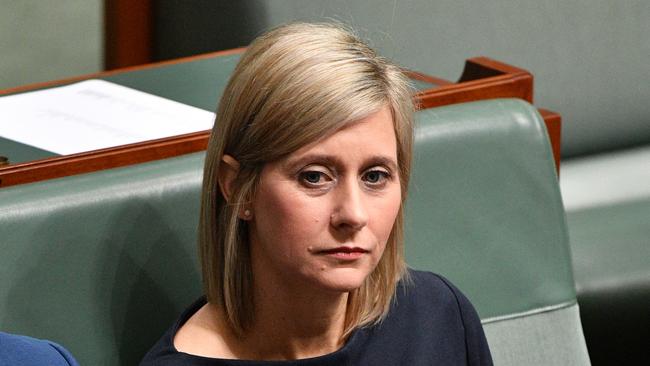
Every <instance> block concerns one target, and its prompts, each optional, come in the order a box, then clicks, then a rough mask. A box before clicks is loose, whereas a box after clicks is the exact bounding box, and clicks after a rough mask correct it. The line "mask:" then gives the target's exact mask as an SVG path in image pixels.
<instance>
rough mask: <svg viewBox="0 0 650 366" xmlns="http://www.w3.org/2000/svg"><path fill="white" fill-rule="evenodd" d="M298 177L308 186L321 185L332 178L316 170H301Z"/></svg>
mask: <svg viewBox="0 0 650 366" xmlns="http://www.w3.org/2000/svg"><path fill="white" fill-rule="evenodd" d="M299 178H300V181H301V182H303V183H305V184H307V185H310V186H317V185H322V184H325V183H326V182H328V181H331V180H332V179H331V178H330V177H329V176H328V175H327V174H325V173H323V172H319V171H316V170H309V171H305V172H302V173H300V176H299Z"/></svg>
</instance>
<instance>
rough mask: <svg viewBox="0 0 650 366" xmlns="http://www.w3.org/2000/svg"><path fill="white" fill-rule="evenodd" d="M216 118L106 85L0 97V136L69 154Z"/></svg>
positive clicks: (196, 127) (198, 127)
mask: <svg viewBox="0 0 650 366" xmlns="http://www.w3.org/2000/svg"><path fill="white" fill-rule="evenodd" d="M213 122H214V113H212V112H208V111H205V110H203V109H200V108H196V107H192V106H189V105H186V104H182V103H178V102H175V101H173V100H169V99H165V98H162V97H159V96H155V95H151V94H148V93H144V92H141V91H138V90H135V89H131V88H127V87H124V86H121V85H117V84H114V83H110V82H108V81H103V80H86V81H82V82H79V83H75V84H71V85H67V86H62V87H56V88H52V89H46V90H39V91H34V92H28V93H22V94H17V95H10V96H6V97H1V98H0V136H2V137H4V138H7V139H10V140H14V141H17V142H20V143H23V144H27V145H31V146H34V147H37V148H40V149H43V150H47V151H51V152H53V153H57V154H61V155H67V154H74V153H78V152H84V151H90V150H96V149H102V148H107V147H114V146H119V145H124V144H130V143H135V142H141V141H147V140H152V139H158V138H163V137H170V136H175V135H181V134H185V133H191V132H197V131H203V130H208V129H210V128H212V124H213Z"/></svg>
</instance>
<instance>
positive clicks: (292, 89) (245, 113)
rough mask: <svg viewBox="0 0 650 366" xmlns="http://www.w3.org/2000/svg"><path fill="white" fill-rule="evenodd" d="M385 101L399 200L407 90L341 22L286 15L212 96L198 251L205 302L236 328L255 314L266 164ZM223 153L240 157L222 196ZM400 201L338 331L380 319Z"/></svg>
mask: <svg viewBox="0 0 650 366" xmlns="http://www.w3.org/2000/svg"><path fill="white" fill-rule="evenodd" d="M385 105H388V106H390V109H391V112H392V116H393V124H394V128H395V135H396V138H397V150H398V151H397V158H398V165H399V174H400V183H401V187H402V205H401V206H403V203H404V200H405V198H406V191H407V186H408V181H409V175H410V166H411V148H412V141H413V126H412V125H413V109H414V107H413V102H412V99H411V89H410V87H409V84H408V81H407V79H406V78H405V76H404V74H403V73H402V71H401V69H400V68H398V67H397V66H395V65H393V64H391V63H389V62H388V61H386V60H385V59H383V58H381V57H379V56H377V55H376V54H375V52H374V51H373V50H372V49H371V48H369V47H368V46H367V45H366V44H365V43H363V42H362V41H360V40H359V39H358V38H357V37H356V36H354V35H353V34H352V33H351V32H349V31H347V30H346V29H345V28H343V27H342V26H340V25H333V24H306V23H294V24H289V25H284V26H281V27H278V28H276V29H273V30H271V31H270V32H268V33H266V34H264V35H262V36H261V37H259V38H257V39H256V40H255V41H254V42H253V43H252V44H251V45H250V47H249V48H248V49H247V50H246V52H245V53H244V54H243V56H242V58H241V60H240V61H239V64H238V65H237V67H236V68H235V71H234V73H233V75H232V76H231V78H230V81H229V82H228V85H227V87H226V89H225V91H224V94H223V96H222V98H221V101H220V103H219V108H218V110H217V117H216V121H215V124H214V127H213V130H212V135H211V137H210V142H209V145H208V150H207V155H206V159H205V167H204V176H203V192H202V200H201V215H200V222H199V256H200V261H201V268H202V275H203V286H204V291H205V294H206V296H207V299H208V301H209V302H210V303H213V304H216V305H217V306H220V307H221V308H222V310H223V312H224V314H225V315H226V317H227V321H228V322H229V324H230V326H231V327H232V329H233V330H234V331H235V332H236V333H237V334H240V335H241V334H242V333H243V331H244V330H246V328H247V327H248V326H249V325H250V323H251V321H252V318H253V316H254V314H253V298H252V296H253V295H252V294H253V291H252V272H251V263H250V260H251V258H250V249H249V242H248V232H247V225H246V221H243V220H240V219H239V216H238V215H239V212H240V210H241V208H242V206H243V205H244V204H246V203H248V202H250V201H251V200H252V199H253V198H254V196H255V191H256V186H257V182H258V179H259V175H260V172H261V170H262V167H263V166H264V164H266V163H268V162H271V161H274V160H277V159H280V158H282V157H285V156H287V155H288V154H290V153H292V152H294V151H296V150H298V149H299V148H301V147H303V146H305V145H307V144H309V143H312V142H314V141H317V140H319V139H322V138H324V137H326V136H329V135H331V134H333V133H335V132H336V131H338V130H339V129H341V128H342V127H343V126H345V125H346V124H349V123H353V122H355V121H358V120H360V119H363V118H365V117H367V116H369V115H371V114H373V113H375V112H377V111H378V110H379V109H380V108H381V107H383V106H385ZM224 154H228V155H231V156H233V157H234V158H235V159H236V160H237V161H238V162H239V164H240V165H239V172H238V174H237V177H236V178H235V182H234V184H233V186H234V187H233V190H232V193H231V197H230V198H229V202H226V201H225V199H224V197H223V196H222V195H221V192H220V189H219V187H218V179H217V175H218V172H219V169H220V165H221V164H222V157H223V156H224ZM402 221H403V209H402V208H401V207H400V210H399V213H398V215H397V218H396V220H395V223H394V225H393V229H392V232H391V235H390V237H389V239H388V242H387V244H386V250H385V252H384V255H383V256H382V258H381V259H380V261H379V263H378V265H377V267H376V268H375V270H374V271H373V272H372V273H371V274H370V275H369V276H368V278H367V279H366V281H365V282H364V284H363V285H362V286H361V287H360V288H358V289H356V290H354V291H352V292H351V293H350V294H349V296H348V310H347V313H346V324H345V336H347V335H348V334H349V333H350V332H352V331H353V330H354V329H356V328H358V327H360V326H364V325H369V324H374V323H376V322H379V321H380V320H381V319H382V318H383V317H384V316H385V314H386V313H387V312H388V310H389V308H390V305H391V300H392V298H393V295H394V293H395V289H396V285H397V282H398V281H399V280H400V279H401V278H403V277H404V276H405V275H406V274H407V272H406V265H405V262H404V253H403V239H402V237H403V228H402Z"/></svg>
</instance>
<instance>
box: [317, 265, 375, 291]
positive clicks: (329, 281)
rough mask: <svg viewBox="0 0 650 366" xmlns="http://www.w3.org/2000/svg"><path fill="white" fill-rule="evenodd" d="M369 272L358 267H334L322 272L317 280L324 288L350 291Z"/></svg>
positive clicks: (359, 283)
mask: <svg viewBox="0 0 650 366" xmlns="http://www.w3.org/2000/svg"><path fill="white" fill-rule="evenodd" d="M368 275H369V273H366V272H365V271H360V270H358V269H354V270H353V269H345V270H343V269H336V270H332V271H329V273H327V274H324V276H322V277H320V278H319V279H318V280H317V281H318V283H319V286H321V287H323V288H324V289H327V290H330V291H336V292H350V291H353V290H356V289H358V288H359V287H361V285H363V283H364V282H365V280H366V277H367V276H368Z"/></svg>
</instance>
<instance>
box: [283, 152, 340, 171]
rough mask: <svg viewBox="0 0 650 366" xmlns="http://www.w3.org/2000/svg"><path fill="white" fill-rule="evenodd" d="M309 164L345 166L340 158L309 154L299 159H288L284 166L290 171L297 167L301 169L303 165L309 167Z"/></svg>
mask: <svg viewBox="0 0 650 366" xmlns="http://www.w3.org/2000/svg"><path fill="white" fill-rule="evenodd" d="M309 164H322V165H326V166H341V165H343V160H341V159H340V158H338V157H336V156H333V155H327V154H307V155H303V156H300V157H297V158H293V159H292V158H289V159H287V160H286V161H285V162H284V163H283V164H282V165H283V166H285V167H287V168H289V169H294V168H297V167H301V166H303V165H309Z"/></svg>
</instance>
